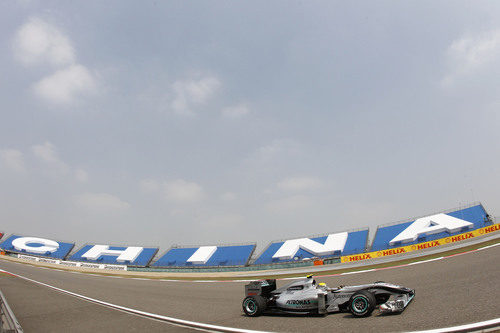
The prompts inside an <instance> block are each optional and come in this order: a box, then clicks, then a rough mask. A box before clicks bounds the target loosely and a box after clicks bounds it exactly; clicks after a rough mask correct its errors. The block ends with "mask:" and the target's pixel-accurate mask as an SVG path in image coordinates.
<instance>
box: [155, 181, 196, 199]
mask: <svg viewBox="0 0 500 333" xmlns="http://www.w3.org/2000/svg"><path fill="white" fill-rule="evenodd" d="M164 190H165V198H166V199H167V200H168V201H171V202H177V203H190V202H196V201H200V200H201V199H202V197H203V188H202V187H201V186H200V185H198V184H196V183H194V182H187V181H185V180H183V179H177V180H174V181H172V182H167V183H165V184H164Z"/></svg>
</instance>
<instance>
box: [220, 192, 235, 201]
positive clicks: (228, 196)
mask: <svg viewBox="0 0 500 333" xmlns="http://www.w3.org/2000/svg"><path fill="white" fill-rule="evenodd" d="M220 198H221V199H222V201H234V200H235V199H236V194H234V193H233V192H226V193H224V194H222V195H221V196H220Z"/></svg>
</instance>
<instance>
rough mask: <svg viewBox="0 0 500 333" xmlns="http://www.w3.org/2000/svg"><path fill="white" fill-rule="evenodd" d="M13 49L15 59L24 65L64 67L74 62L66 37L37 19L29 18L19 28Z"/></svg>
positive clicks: (72, 51)
mask: <svg viewBox="0 0 500 333" xmlns="http://www.w3.org/2000/svg"><path fill="white" fill-rule="evenodd" d="M13 49H14V55H15V57H16V59H17V60H19V61H20V62H22V63H24V64H26V65H34V64H45V63H47V64H50V65H53V66H64V65H69V64H72V63H74V62H75V51H74V49H73V46H72V45H71V41H70V40H69V39H68V37H66V36H65V35H64V34H63V33H62V32H60V31H59V30H58V29H57V28H55V27H54V26H52V25H50V24H49V23H47V22H45V21H43V20H41V19H39V18H31V19H30V20H28V22H26V23H25V24H24V25H23V26H22V27H21V28H19V30H18V31H17V33H16V35H15V37H14V45H13Z"/></svg>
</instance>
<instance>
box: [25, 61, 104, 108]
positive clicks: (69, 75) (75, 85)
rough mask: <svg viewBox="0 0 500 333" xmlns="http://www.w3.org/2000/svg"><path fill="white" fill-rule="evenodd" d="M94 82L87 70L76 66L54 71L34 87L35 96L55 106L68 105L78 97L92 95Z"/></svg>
mask: <svg viewBox="0 0 500 333" xmlns="http://www.w3.org/2000/svg"><path fill="white" fill-rule="evenodd" d="M96 90H97V84H96V80H95V79H94V77H93V75H92V74H91V73H90V72H89V70H88V69H87V68H86V67H85V66H82V65H79V64H76V65H72V66H69V67H67V68H64V69H61V70H58V71H56V72H55V73H53V74H51V75H49V76H47V77H45V78H43V79H42V80H40V81H39V82H37V83H36V84H35V85H34V91H35V94H36V95H37V96H38V97H40V98H41V99H43V100H45V101H47V102H50V103H52V104H56V105H70V104H73V103H75V102H76V101H77V100H78V98H79V97H82V96H85V95H88V94H91V93H94V92H95V91H96Z"/></svg>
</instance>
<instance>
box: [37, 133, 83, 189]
mask: <svg viewBox="0 0 500 333" xmlns="http://www.w3.org/2000/svg"><path fill="white" fill-rule="evenodd" d="M31 150H32V152H33V155H35V156H36V157H37V158H38V159H40V160H41V161H42V162H43V163H45V164H46V165H47V166H49V167H50V171H51V173H55V174H58V175H61V174H62V175H68V174H72V175H73V177H74V178H75V179H76V180H77V181H78V182H81V183H85V182H87V181H88V174H87V172H86V171H85V170H83V169H81V168H75V169H73V168H72V167H71V166H69V165H68V164H67V163H66V162H64V161H63V160H62V159H61V158H60V157H59V155H58V154H57V151H56V147H55V146H54V145H53V144H52V143H50V142H49V141H45V142H44V143H43V144H38V145H33V146H32V147H31Z"/></svg>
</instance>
